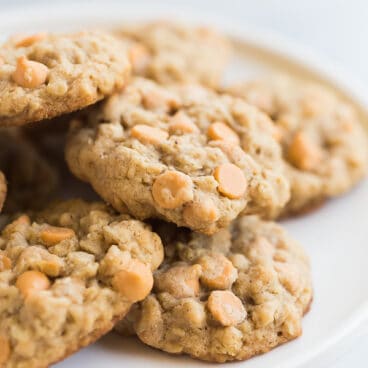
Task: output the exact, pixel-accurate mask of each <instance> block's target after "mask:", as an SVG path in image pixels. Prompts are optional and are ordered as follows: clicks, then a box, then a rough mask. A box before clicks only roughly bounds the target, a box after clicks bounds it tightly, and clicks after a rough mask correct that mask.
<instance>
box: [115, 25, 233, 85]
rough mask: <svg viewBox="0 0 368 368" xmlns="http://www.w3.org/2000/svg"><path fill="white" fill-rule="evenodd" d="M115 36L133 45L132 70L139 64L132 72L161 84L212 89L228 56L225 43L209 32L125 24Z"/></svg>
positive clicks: (214, 32) (228, 44)
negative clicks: (189, 84)
mask: <svg viewBox="0 0 368 368" xmlns="http://www.w3.org/2000/svg"><path fill="white" fill-rule="evenodd" d="M116 33H117V34H118V35H120V36H121V37H122V38H123V40H124V41H125V42H126V41H127V40H128V41H129V40H130V41H132V42H133V49H132V51H131V53H133V55H134V56H133V57H132V58H131V60H132V63H133V67H134V66H135V65H136V64H138V65H140V66H141V65H142V64H143V67H135V68H134V72H135V73H137V74H139V75H142V76H146V77H148V78H151V79H154V80H157V81H158V82H159V83H161V84H162V83H164V84H170V83H173V82H200V83H202V84H205V85H208V86H211V87H215V86H217V85H218V84H219V82H220V80H221V78H222V74H223V72H224V69H225V67H226V65H227V63H228V60H229V56H230V48H231V47H230V43H229V41H228V40H226V39H225V38H224V36H222V35H220V34H219V33H217V32H216V31H214V30H212V29H210V28H204V27H190V26H185V25H183V24H178V23H174V22H150V23H134V24H128V25H125V26H124V27H122V29H120V30H117V31H116ZM137 41H138V42H139V46H138V50H137V49H136V47H137V46H134V45H136V42H137ZM136 59H138V62H137V63H135V62H134V60H136ZM142 59H143V60H144V61H142Z"/></svg>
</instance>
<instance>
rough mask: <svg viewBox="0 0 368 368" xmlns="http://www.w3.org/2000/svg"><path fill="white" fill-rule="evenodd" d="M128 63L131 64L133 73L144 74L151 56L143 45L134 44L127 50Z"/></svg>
mask: <svg viewBox="0 0 368 368" xmlns="http://www.w3.org/2000/svg"><path fill="white" fill-rule="evenodd" d="M129 61H130V62H131V64H132V68H133V72H134V73H136V74H144V72H145V71H146V70H147V68H148V65H149V62H150V61H151V56H150V54H149V51H148V49H147V48H146V47H145V46H144V45H142V44H139V43H135V44H134V45H132V46H131V47H130V48H129Z"/></svg>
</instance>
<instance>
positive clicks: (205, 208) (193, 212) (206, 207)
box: [183, 199, 220, 228]
mask: <svg viewBox="0 0 368 368" xmlns="http://www.w3.org/2000/svg"><path fill="white" fill-rule="evenodd" d="M183 217H184V220H185V221H186V223H187V224H189V226H192V227H194V228H195V227H197V226H196V224H197V223H201V222H208V223H210V224H214V223H216V221H217V220H218V219H219V217H220V214H219V210H218V208H217V207H216V205H215V204H214V203H213V201H212V200H211V199H207V200H199V201H198V202H190V203H189V204H188V205H186V206H185V208H184V212H183Z"/></svg>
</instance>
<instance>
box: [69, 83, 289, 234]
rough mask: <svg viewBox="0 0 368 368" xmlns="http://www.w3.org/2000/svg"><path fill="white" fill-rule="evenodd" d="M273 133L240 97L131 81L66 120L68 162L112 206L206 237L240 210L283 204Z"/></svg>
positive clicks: (268, 212)
mask: <svg viewBox="0 0 368 368" xmlns="http://www.w3.org/2000/svg"><path fill="white" fill-rule="evenodd" d="M274 133H275V131H274V126H273V124H272V123H271V122H270V121H269V119H268V118H267V116H266V115H265V114H263V113H261V112H259V111H258V110H257V109H255V108H254V107H252V106H250V105H248V104H246V103H245V102H243V101H242V100H240V99H237V98H233V97H231V96H227V95H219V94H217V93H215V92H213V91H211V90H208V89H206V88H204V87H201V86H199V85H192V84H179V85H175V86H174V85H173V86H170V87H163V86H160V85H158V84H156V83H155V82H153V81H150V80H147V79H143V78H135V79H134V80H132V81H131V83H130V84H129V85H128V86H127V87H126V89H125V90H124V91H123V92H122V93H120V94H117V95H114V96H112V97H110V98H109V99H107V100H106V101H104V102H103V103H102V104H100V105H99V106H97V107H94V108H93V109H92V110H91V111H90V112H89V113H87V116H86V117H84V119H83V118H81V120H80V121H76V122H75V123H74V124H72V129H71V130H70V132H69V137H68V140H67V146H66V160H67V162H68V165H69V168H70V169H71V171H72V172H73V173H74V174H75V175H76V176H77V177H78V178H80V179H81V180H84V181H87V182H90V183H91V184H92V186H93V187H94V189H95V190H96V192H97V193H99V194H100V195H101V196H102V197H103V198H104V199H105V200H106V201H107V202H108V203H110V204H111V205H112V206H113V207H114V208H115V209H117V210H118V211H126V209H128V211H129V212H130V213H131V214H132V215H134V216H136V217H137V218H140V219H145V218H150V217H160V218H163V219H166V220H168V221H170V222H174V223H176V224H177V225H179V226H187V227H189V228H192V229H194V230H197V231H201V232H204V233H208V234H211V233H214V232H216V231H217V230H219V229H220V228H222V227H225V226H226V225H227V224H228V223H229V222H230V221H231V220H232V219H234V218H235V217H236V216H237V215H238V214H239V213H240V212H241V211H244V212H246V213H260V214H262V215H263V216H274V215H275V213H278V212H279V211H280V209H281V208H282V207H283V205H284V204H285V203H286V201H287V200H288V198H289V183H288V182H287V180H286V179H285V178H284V176H283V167H282V157H281V150H280V147H279V144H278V143H277V142H276V140H275V138H274Z"/></svg>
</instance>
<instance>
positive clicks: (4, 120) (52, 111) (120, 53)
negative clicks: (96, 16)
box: [0, 31, 130, 125]
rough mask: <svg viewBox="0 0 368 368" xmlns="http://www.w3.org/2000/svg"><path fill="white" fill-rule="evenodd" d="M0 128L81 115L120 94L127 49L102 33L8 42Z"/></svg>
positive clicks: (0, 86) (1, 66)
mask: <svg viewBox="0 0 368 368" xmlns="http://www.w3.org/2000/svg"><path fill="white" fill-rule="evenodd" d="M0 60H1V61H0V90H1V105H0V125H22V124H25V123H29V122H32V121H38V120H41V119H47V118H52V117H55V116H58V115H61V114H64V113H68V112H71V111H74V110H78V109H81V108H83V107H85V106H87V105H90V104H93V103H94V102H96V101H98V100H100V99H102V98H104V97H105V96H108V95H110V94H112V93H114V92H116V91H117V90H119V89H121V88H122V87H123V86H124V85H125V82H126V80H127V77H128V76H129V73H130V63H129V61H128V54H127V50H126V48H124V47H123V45H122V43H121V42H120V41H119V40H118V39H116V38H114V37H113V36H112V35H110V34H107V33H104V32H97V31H96V32H92V31H90V32H80V33H76V34H70V35H69V34H66V35H59V34H36V35H28V36H21V37H12V38H10V39H9V41H7V42H6V43H5V44H4V45H2V48H1V50H0Z"/></svg>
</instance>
